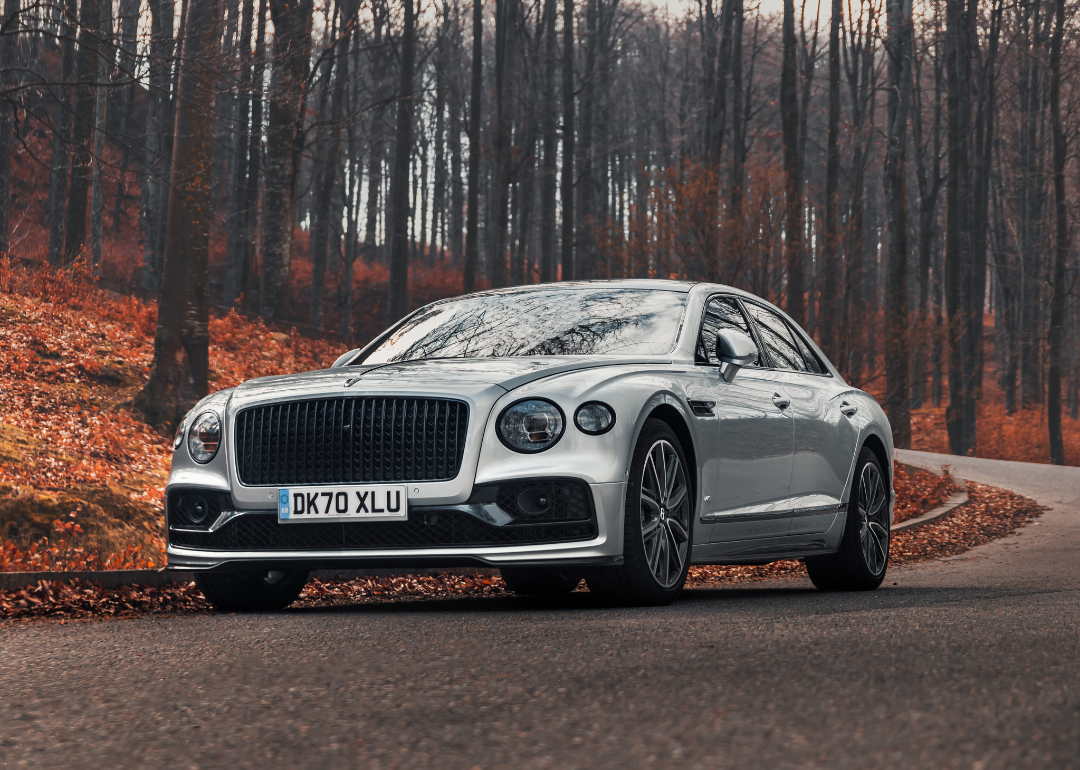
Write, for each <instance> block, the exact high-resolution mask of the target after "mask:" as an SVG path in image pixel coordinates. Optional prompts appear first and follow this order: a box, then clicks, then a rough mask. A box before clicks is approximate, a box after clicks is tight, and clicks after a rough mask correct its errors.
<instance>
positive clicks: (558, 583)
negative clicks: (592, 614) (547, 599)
mask: <svg viewBox="0 0 1080 770" xmlns="http://www.w3.org/2000/svg"><path fill="white" fill-rule="evenodd" d="M499 572H500V573H502V578H503V580H504V581H505V582H506V587H507V588H509V589H510V590H511V591H513V592H514V593H516V594H522V595H523V596H558V595H560V594H568V593H570V592H571V591H573V590H574V589H575V588H577V587H578V583H580V582H581V574H580V573H577V572H571V571H568V570H560V569H558V568H555V567H500V568H499Z"/></svg>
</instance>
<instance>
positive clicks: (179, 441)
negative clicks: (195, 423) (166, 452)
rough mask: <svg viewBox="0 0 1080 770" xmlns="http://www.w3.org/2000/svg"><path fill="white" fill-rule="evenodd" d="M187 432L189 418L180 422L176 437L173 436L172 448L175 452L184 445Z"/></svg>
mask: <svg viewBox="0 0 1080 770" xmlns="http://www.w3.org/2000/svg"><path fill="white" fill-rule="evenodd" d="M185 430H187V417H185V418H184V419H182V420H181V421H180V424H179V425H178V426H177V427H176V435H175V436H173V440H172V448H173V451H174V452H175V451H176V450H177V449H179V448H180V447H181V446H182V445H183V443H184V431H185Z"/></svg>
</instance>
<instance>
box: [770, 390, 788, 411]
mask: <svg viewBox="0 0 1080 770" xmlns="http://www.w3.org/2000/svg"><path fill="white" fill-rule="evenodd" d="M772 402H773V403H774V404H776V408H777V409H780V410H781V411H782V410H784V409H787V408H788V407H789V406H791V399H790V398H786V397H785V396H781V395H780V394H779V393H773V397H772Z"/></svg>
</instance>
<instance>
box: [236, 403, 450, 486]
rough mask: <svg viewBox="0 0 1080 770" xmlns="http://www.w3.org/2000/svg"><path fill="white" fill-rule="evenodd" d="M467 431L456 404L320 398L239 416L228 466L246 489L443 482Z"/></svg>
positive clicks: (262, 409) (262, 408)
mask: <svg viewBox="0 0 1080 770" xmlns="http://www.w3.org/2000/svg"><path fill="white" fill-rule="evenodd" d="M468 427H469V407H468V405H467V404H465V403H464V402H462V401H453V400H449V399H435V398H384V397H355V398H326V399H317V400H308V401H291V402H285V403H280V404H270V405H268V406H258V407H252V408H250V409H244V410H243V411H241V412H240V413H239V414H238V415H237V416H236V422H235V431H234V435H235V441H236V466H237V475H238V476H239V478H240V483H242V484H246V485H248V486H295V485H297V484H363V483H389V482H399V481H447V480H449V479H452V478H454V477H455V476H457V474H458V471H459V470H460V468H461V458H462V454H463V452H464V449H465V437H466V433H467V431H468Z"/></svg>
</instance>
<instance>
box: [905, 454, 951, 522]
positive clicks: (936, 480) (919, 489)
mask: <svg viewBox="0 0 1080 770" xmlns="http://www.w3.org/2000/svg"><path fill="white" fill-rule="evenodd" d="M893 468H894V472H893V489H895V490H896V506H895V507H894V509H893V513H894V515H895V517H896V518H895V521H894V523H895V524H899V523H900V522H902V521H907V520H908V519H914V518H916V517H918V516H922V515H923V514H924V513H929V512H930V511H931V510H933V509H934V508H937V507H938V506H939V505H943V504H944V503H945V502H947V501H948V499H949V498H950V497H951V496H952V494H953V492H955V491H956V485H955V484H954V483H953V479H952V476H951V475H949V469H948V467H947V466H942V468H941V475H940V476H939V475H937V474H935V473H931V472H930V471H924V470H922V469H920V468H910V469H909V468H907V467H905V466H903V465H901V464H900V463H894V464H893Z"/></svg>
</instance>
